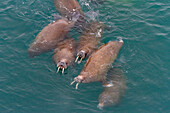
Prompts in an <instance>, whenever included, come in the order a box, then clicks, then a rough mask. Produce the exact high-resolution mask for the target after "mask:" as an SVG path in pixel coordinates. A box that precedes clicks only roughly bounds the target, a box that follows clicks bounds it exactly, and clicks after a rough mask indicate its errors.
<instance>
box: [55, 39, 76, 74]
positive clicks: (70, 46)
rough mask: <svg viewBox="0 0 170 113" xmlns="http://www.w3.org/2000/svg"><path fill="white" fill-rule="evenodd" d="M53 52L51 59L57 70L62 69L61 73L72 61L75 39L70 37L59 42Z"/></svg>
mask: <svg viewBox="0 0 170 113" xmlns="http://www.w3.org/2000/svg"><path fill="white" fill-rule="evenodd" d="M54 53H55V54H54V55H53V60H54V62H55V63H56V64H57V67H58V70H57V72H58V71H59V70H60V69H62V73H64V70H65V69H66V68H67V67H68V66H69V65H71V64H72V63H73V62H74V58H75V56H74V55H75V40H74V39H73V38H71V39H66V40H64V41H62V42H60V43H59V44H58V45H57V48H56V49H55V50H54Z"/></svg>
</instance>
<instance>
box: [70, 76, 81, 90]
mask: <svg viewBox="0 0 170 113" xmlns="http://www.w3.org/2000/svg"><path fill="white" fill-rule="evenodd" d="M83 80H84V77H83V76H82V75H79V76H78V77H75V78H74V81H73V82H72V83H71V84H70V85H73V84H74V83H75V82H77V84H76V89H78V85H79V84H80V83H82V82H83Z"/></svg>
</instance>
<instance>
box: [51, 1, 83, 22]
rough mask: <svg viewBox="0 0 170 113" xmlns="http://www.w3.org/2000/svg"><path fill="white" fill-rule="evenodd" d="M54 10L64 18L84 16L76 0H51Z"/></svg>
mask: <svg viewBox="0 0 170 113" xmlns="http://www.w3.org/2000/svg"><path fill="white" fill-rule="evenodd" d="M53 2H54V5H55V8H56V10H57V11H58V12H59V13H60V14H61V15H62V16H64V17H68V18H70V19H71V18H72V16H73V15H74V14H81V15H84V14H83V12H82V10H81V7H80V5H79V3H78V2H77V0H53Z"/></svg>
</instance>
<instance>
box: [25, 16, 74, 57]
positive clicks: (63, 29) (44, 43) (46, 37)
mask: <svg viewBox="0 0 170 113" xmlns="http://www.w3.org/2000/svg"><path fill="white" fill-rule="evenodd" d="M73 25H74V22H72V21H68V20H66V19H59V20H56V21H54V22H52V23H50V24H48V25H47V26H45V27H44V28H43V29H42V31H41V32H40V33H39V34H38V35H37V37H36V38H35V40H34V42H33V43H32V44H31V45H30V48H29V49H28V54H29V56H30V57H32V58H33V57H34V56H38V55H40V54H42V53H45V52H48V51H50V50H52V49H54V48H55V47H56V45H57V43H58V42H60V41H62V40H63V39H64V38H65V36H66V34H67V33H68V31H69V30H70V29H71V27H72V26H73Z"/></svg>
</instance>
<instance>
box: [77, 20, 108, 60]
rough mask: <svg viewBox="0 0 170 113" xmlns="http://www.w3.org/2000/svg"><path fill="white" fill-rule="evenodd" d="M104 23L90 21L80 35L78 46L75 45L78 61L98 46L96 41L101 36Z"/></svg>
mask: <svg viewBox="0 0 170 113" xmlns="http://www.w3.org/2000/svg"><path fill="white" fill-rule="evenodd" d="M104 27H105V24H104V23H102V22H92V23H90V25H89V27H88V28H87V30H86V31H85V32H84V33H83V35H82V36H80V39H79V42H78V47H77V58H76V61H75V62H77V60H78V59H80V61H79V62H78V63H81V61H82V60H83V59H84V58H85V57H87V56H89V55H90V54H91V53H92V52H93V51H94V50H95V49H96V48H97V46H98V43H99V41H100V39H101V37H102V33H103V31H104Z"/></svg>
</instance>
